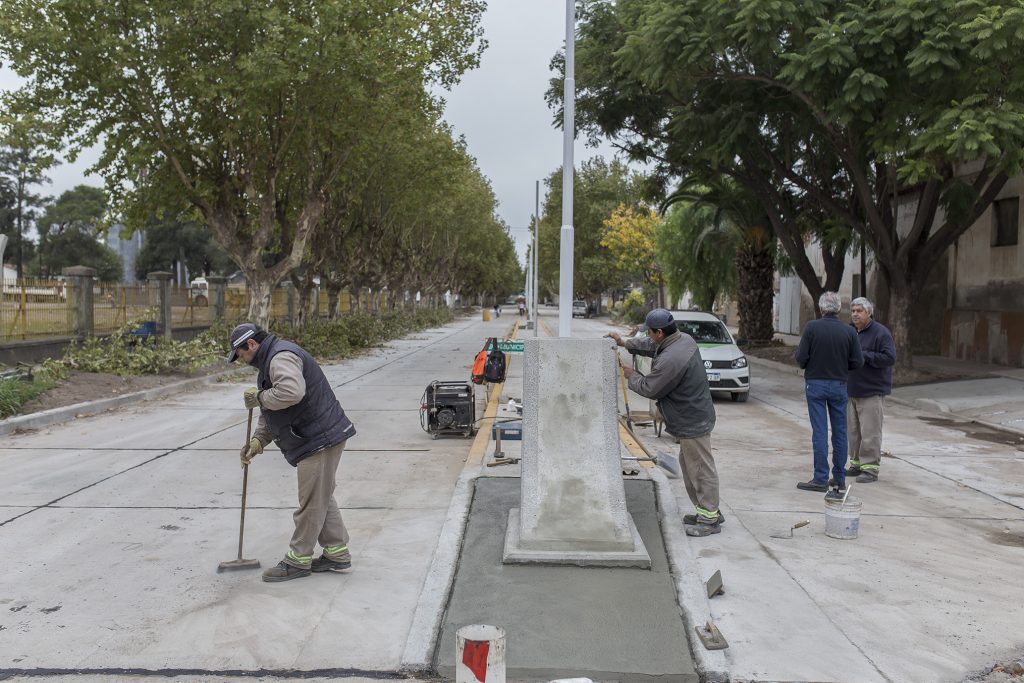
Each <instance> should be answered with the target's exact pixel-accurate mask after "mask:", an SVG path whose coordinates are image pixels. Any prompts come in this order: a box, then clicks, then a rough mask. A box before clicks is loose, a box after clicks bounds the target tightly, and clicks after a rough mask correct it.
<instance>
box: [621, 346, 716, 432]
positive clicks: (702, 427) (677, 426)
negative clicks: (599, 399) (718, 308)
mask: <svg viewBox="0 0 1024 683" xmlns="http://www.w3.org/2000/svg"><path fill="white" fill-rule="evenodd" d="M626 350H628V351H629V352H630V353H632V354H636V355H638V356H649V357H650V358H651V359H652V360H651V371H650V372H649V373H647V374H646V375H643V374H640V373H639V372H637V373H634V374H633V376H632V377H630V378H629V388H630V389H632V390H633V391H634V392H636V393H638V394H640V395H641V396H646V397H647V398H653V399H656V400H657V402H658V410H660V411H661V415H662V417H664V418H665V429H666V431H668V433H669V434H671V435H672V436H675V437H678V438H681V439H693V438H696V437H698V436H703V435H705V434H708V433H709V432H710V431H711V430H712V429H714V428H715V406H714V404H713V403H712V402H711V389H710V387H709V386H708V375H707V372H706V371H705V370H704V361H703V360H702V359H701V357H700V349H698V348H697V342H695V341H694V340H693V337H691V336H690V335H688V334H684V333H682V332H675V333H673V334H670V335H669V336H668V337H667V338H666V339H665V341H663V342H662V343H661V345H660V346H659V345H658V344H656V343H655V342H654V340H653V339H651V338H650V337H640V338H635V339H628V340H626Z"/></svg>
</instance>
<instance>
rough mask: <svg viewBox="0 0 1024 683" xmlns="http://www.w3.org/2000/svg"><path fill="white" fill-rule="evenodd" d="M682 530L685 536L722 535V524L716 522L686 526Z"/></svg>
mask: <svg viewBox="0 0 1024 683" xmlns="http://www.w3.org/2000/svg"><path fill="white" fill-rule="evenodd" d="M684 528H685V529H686V535H687V536H710V535H711V534H720V533H722V523H721V522H720V521H718V520H715V521H714V522H697V523H696V524H687V525H686V527H684Z"/></svg>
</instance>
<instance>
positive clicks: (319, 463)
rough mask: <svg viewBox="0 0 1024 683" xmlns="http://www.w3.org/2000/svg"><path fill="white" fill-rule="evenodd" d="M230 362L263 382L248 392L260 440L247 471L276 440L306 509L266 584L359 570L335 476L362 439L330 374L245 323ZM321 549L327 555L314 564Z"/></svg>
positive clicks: (250, 448) (250, 449)
mask: <svg viewBox="0 0 1024 683" xmlns="http://www.w3.org/2000/svg"><path fill="white" fill-rule="evenodd" d="M230 342H231V353H230V354H229V355H228V361H229V362H232V363H233V362H234V361H235V359H236V358H241V359H242V360H244V361H245V362H246V363H248V364H249V365H252V366H253V367H255V368H256V369H257V370H259V374H258V375H257V377H256V382H257V386H255V387H252V388H250V389H246V390H245V392H244V395H243V398H244V400H245V407H246V408H249V409H253V408H259V409H260V419H259V425H258V426H257V428H256V433H255V434H254V435H253V438H252V439H251V440H250V441H249V443H248V444H247V445H246V446H244V447H242V452H241V454H240V455H241V459H242V464H243V465H248V464H249V462H250V461H251V460H252V459H253V458H255V457H256V456H257V455H259V454H260V453H262V452H263V447H264V446H266V445H267V444H268V443H270V440H271V439H273V440H274V443H276V444H277V446H278V448H280V449H281V453H282V454H283V455H284V457H285V460H287V461H288V464H289V465H291V466H292V467H294V468H295V469H296V474H297V476H298V483H299V507H298V509H297V510H296V511H295V513H294V514H293V515H292V518H293V520H294V521H295V533H293V534H292V540H291V547H290V549H289V550H288V553H287V554H286V555H285V557H284V559H283V560H282V561H281V562H279V563H278V565H277V566H276V567H271V568H270V569H268V570H266V571H265V572H263V580H264V581H290V580H292V579H298V578H302V577H303V576H309V574H310V571H314V572H338V571H342V570H345V569H348V568H349V567H351V566H352V557H351V555H349V552H348V530H347V529H346V528H345V522H343V521H342V519H341V512H339V511H338V503H337V501H335V500H334V487H335V480H334V477H335V473H336V472H337V470H338V463H339V462H340V461H341V452H342V450H344V448H345V443H346V442H347V441H348V439H349V437H351V436H355V433H356V429H355V427H354V426H353V425H352V421H351V420H349V419H348V418H347V417H346V416H345V410H344V409H343V408H342V407H341V404H340V403H339V402H338V399H337V397H335V395H334V391H332V390H331V385H330V384H329V383H328V382H327V378H326V377H325V376H324V371H323V370H321V369H320V366H319V365H318V364H317V362H316V361H315V360H314V359H313V356H311V355H309V352H307V351H306V350H305V349H303V348H302V347H300V346H298V345H297V344H293V343H292V342H289V341H284V340H283V339H278V338H277V337H276V336H274V335H273V334H269V333H268V332H266V331H265V330H262V329H260V328H259V327H257V326H256V325H253V324H252V323H243V324H241V325H239V326H238V327H236V328H235V329H234V330H232V331H231V338H230ZM318 541H319V543H320V545H321V547H323V550H324V551H323V554H322V555H321V556H320V557H318V558H316V559H315V560H314V559H313V550H314V548H315V547H316V544H317V542H318Z"/></svg>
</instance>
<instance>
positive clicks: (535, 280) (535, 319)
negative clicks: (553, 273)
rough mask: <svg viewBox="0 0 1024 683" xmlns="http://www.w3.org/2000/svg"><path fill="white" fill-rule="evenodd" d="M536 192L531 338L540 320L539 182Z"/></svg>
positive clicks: (534, 334)
mask: <svg viewBox="0 0 1024 683" xmlns="http://www.w3.org/2000/svg"><path fill="white" fill-rule="evenodd" d="M535 187H536V192H535V197H534V205H533V254H532V256H533V336H534V337H537V336H539V335H540V332H539V328H540V318H538V317H537V313H538V308H537V292H538V291H539V290H538V287H539V286H540V278H539V277H537V264H538V263H539V257H538V256H537V250H538V249H539V248H540V181H539V180H538V181H537V183H536V186H535Z"/></svg>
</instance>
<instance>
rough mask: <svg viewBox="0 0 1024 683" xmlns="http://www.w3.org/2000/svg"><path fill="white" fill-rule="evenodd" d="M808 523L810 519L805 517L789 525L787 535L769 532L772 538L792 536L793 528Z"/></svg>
mask: <svg viewBox="0 0 1024 683" xmlns="http://www.w3.org/2000/svg"><path fill="white" fill-rule="evenodd" d="M810 523H811V520H809V519H805V520H804V521H802V522H797V523H796V524H794V525H793V526H791V527H789V535H785V534H771V537H772V538H793V529H799V528H801V527H805V526H807V525H808V524H810Z"/></svg>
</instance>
